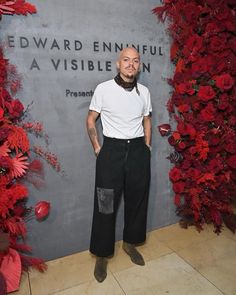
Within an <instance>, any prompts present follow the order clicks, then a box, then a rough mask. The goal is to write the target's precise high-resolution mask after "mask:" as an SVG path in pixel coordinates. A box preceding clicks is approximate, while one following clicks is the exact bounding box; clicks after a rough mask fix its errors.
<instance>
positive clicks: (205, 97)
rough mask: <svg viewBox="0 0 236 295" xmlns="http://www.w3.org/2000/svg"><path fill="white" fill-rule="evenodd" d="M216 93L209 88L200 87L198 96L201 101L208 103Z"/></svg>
mask: <svg viewBox="0 0 236 295" xmlns="http://www.w3.org/2000/svg"><path fill="white" fill-rule="evenodd" d="M215 95H216V93H215V91H214V90H213V88H212V87H211V86H200V87H199V91H198V96H199V97H200V98H201V100H202V101H209V100H211V99H213V98H214V97H215Z"/></svg>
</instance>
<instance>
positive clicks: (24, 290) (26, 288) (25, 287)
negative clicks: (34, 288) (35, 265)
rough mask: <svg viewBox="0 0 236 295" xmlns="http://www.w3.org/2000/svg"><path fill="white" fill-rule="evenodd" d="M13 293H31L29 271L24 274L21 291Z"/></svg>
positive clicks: (24, 294)
mask: <svg viewBox="0 0 236 295" xmlns="http://www.w3.org/2000/svg"><path fill="white" fill-rule="evenodd" d="M11 294H12V295H30V286H29V278H28V273H23V274H22V276H21V282H20V289H19V291H16V292H12V293H11Z"/></svg>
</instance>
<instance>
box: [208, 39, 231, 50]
mask: <svg viewBox="0 0 236 295" xmlns="http://www.w3.org/2000/svg"><path fill="white" fill-rule="evenodd" d="M226 44H227V39H225V38H224V39H223V38H220V37H218V36H213V37H212V38H211V39H210V41H209V50H210V51H213V52H216V51H222V50H224V49H225V48H226Z"/></svg>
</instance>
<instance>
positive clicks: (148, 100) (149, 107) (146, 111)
mask: <svg viewBox="0 0 236 295" xmlns="http://www.w3.org/2000/svg"><path fill="white" fill-rule="evenodd" d="M151 112H152V103H151V96H150V92H149V90H148V92H147V96H146V105H145V109H144V116H148V115H149V114H150V113H151Z"/></svg>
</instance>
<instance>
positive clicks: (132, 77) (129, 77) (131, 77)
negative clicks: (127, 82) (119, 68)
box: [124, 74, 135, 79]
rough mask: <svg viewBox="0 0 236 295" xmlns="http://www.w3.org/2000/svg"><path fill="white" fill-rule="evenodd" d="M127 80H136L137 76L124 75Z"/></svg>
mask: <svg viewBox="0 0 236 295" xmlns="http://www.w3.org/2000/svg"><path fill="white" fill-rule="evenodd" d="M124 76H125V77H126V78H128V79H134V78H135V75H134V74H126V75H124Z"/></svg>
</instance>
